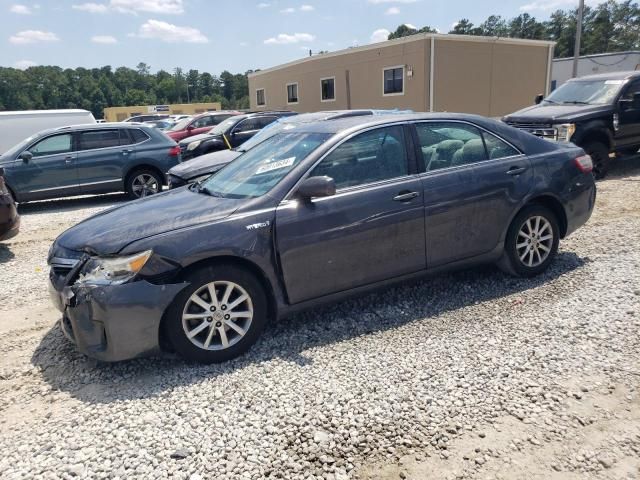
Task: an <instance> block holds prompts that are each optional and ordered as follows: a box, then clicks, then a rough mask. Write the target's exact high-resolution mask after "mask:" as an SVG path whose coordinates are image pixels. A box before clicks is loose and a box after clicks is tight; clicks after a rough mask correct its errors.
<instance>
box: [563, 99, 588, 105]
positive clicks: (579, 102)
mask: <svg viewBox="0 0 640 480" xmlns="http://www.w3.org/2000/svg"><path fill="white" fill-rule="evenodd" d="M562 103H568V104H570V105H589V102H582V101H580V100H569V101H564V102H562Z"/></svg>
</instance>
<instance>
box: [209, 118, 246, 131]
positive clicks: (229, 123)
mask: <svg viewBox="0 0 640 480" xmlns="http://www.w3.org/2000/svg"><path fill="white" fill-rule="evenodd" d="M243 118H244V117H243ZM240 120H242V118H230V119H229V120H225V121H224V122H220V123H219V124H218V125H216V126H215V127H213V128H212V129H211V130H209V135H221V134H223V133H227V132H228V131H229V130H230V129H231V127H233V126H234V125H235V124H236V123H238V122H239V121H240Z"/></svg>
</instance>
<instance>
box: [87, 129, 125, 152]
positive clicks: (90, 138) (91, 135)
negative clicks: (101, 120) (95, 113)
mask: <svg viewBox="0 0 640 480" xmlns="http://www.w3.org/2000/svg"><path fill="white" fill-rule="evenodd" d="M118 146H120V131H119V130H118V129H115V128H114V129H109V130H90V131H87V132H80V143H79V149H80V150H96V149H98V148H111V147H118Z"/></svg>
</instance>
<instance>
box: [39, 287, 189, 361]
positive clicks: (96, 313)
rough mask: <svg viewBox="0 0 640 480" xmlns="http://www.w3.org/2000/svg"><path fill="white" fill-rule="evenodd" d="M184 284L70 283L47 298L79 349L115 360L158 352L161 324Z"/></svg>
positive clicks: (104, 359)
mask: <svg viewBox="0 0 640 480" xmlns="http://www.w3.org/2000/svg"><path fill="white" fill-rule="evenodd" d="M186 285H187V284H186V283H182V284H173V285H154V284H151V283H149V282H146V281H137V282H132V283H127V284H123V285H113V286H77V285H74V286H71V287H64V288H63V289H62V290H61V291H60V290H57V289H56V288H55V286H54V284H53V283H52V282H51V281H50V282H49V292H50V295H51V299H52V301H53V303H54V305H55V306H56V308H57V309H58V310H60V311H61V312H62V314H63V317H62V320H61V321H60V326H61V328H62V331H63V332H64V333H65V336H67V338H69V339H70V340H71V341H72V342H73V343H74V344H75V345H76V347H77V348H78V350H79V351H80V352H82V353H84V354H86V355H88V356H90V357H93V358H96V359H98V360H101V361H106V362H115V361H120V360H128V359H131V358H136V357H141V356H146V355H150V354H153V353H157V352H158V351H159V350H160V322H161V321H162V316H163V315H164V312H165V310H166V309H167V307H168V306H169V304H170V303H171V302H172V301H173V299H174V298H175V296H176V295H177V294H178V292H180V291H181V290H182V289H183V288H185V287H186Z"/></svg>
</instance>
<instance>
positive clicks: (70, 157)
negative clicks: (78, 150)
mask: <svg viewBox="0 0 640 480" xmlns="http://www.w3.org/2000/svg"><path fill="white" fill-rule="evenodd" d="M71 162H73V157H72V156H71V155H69V156H68V157H64V163H71Z"/></svg>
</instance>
